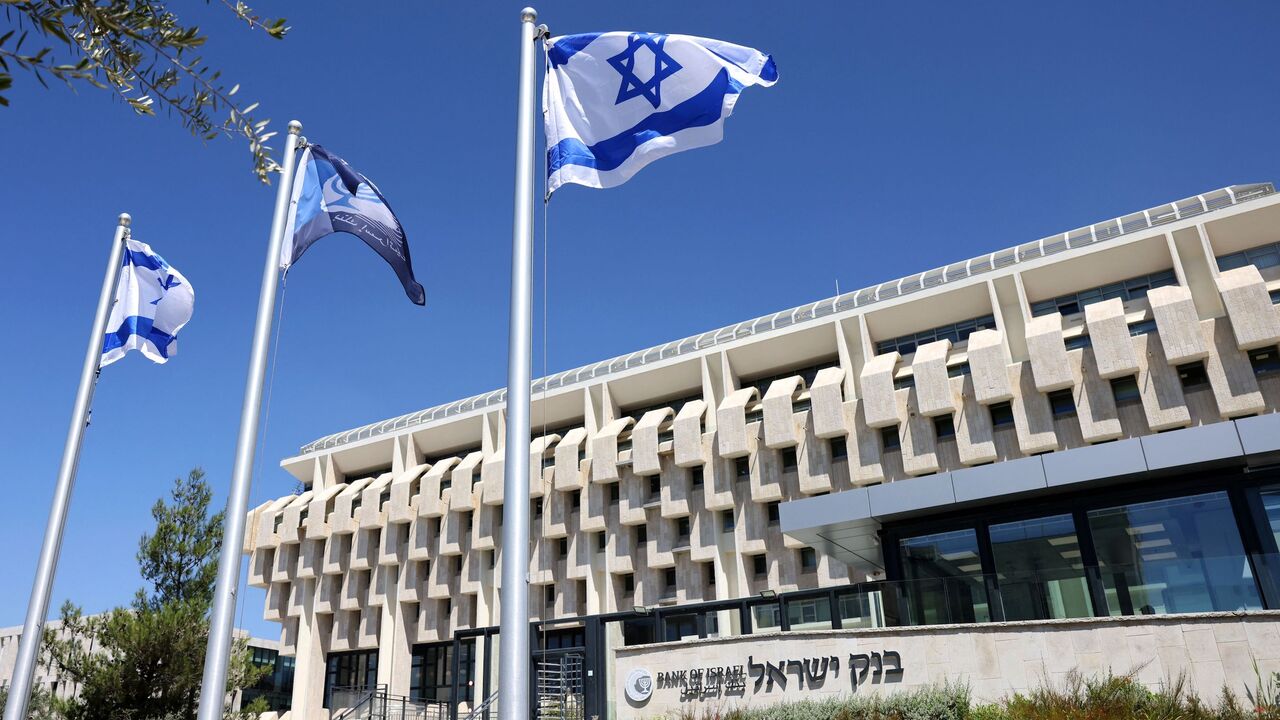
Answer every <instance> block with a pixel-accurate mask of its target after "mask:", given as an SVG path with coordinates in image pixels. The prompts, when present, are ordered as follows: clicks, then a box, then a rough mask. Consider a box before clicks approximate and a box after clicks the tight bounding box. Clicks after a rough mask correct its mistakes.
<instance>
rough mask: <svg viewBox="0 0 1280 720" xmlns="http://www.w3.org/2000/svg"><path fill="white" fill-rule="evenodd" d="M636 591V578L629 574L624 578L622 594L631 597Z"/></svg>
mask: <svg viewBox="0 0 1280 720" xmlns="http://www.w3.org/2000/svg"><path fill="white" fill-rule="evenodd" d="M635 591H636V576H635V575H632V574H631V573H627V574H626V575H623V576H622V594H624V595H631V594H634V593H635Z"/></svg>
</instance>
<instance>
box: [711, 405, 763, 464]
mask: <svg viewBox="0 0 1280 720" xmlns="http://www.w3.org/2000/svg"><path fill="white" fill-rule="evenodd" d="M758 396H759V392H758V391H757V390H756V389H755V388H742V389H741V390H735V391H733V392H731V393H729V396H728V397H726V398H725V399H724V402H722V403H720V407H719V408H717V409H716V437H717V439H718V440H719V442H718V444H717V448H716V449H717V451H718V452H719V453H720V457H722V458H736V457H742V456H743V455H746V454H747V453H748V452H750V448H748V447H747V405H748V404H750V403H751V402H752V401H754V400H755V399H756V398H757V397H758Z"/></svg>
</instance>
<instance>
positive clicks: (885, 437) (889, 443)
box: [880, 425, 902, 452]
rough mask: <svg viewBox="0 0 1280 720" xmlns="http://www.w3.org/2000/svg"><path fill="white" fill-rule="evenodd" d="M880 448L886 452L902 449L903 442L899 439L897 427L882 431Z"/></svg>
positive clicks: (893, 426)
mask: <svg viewBox="0 0 1280 720" xmlns="http://www.w3.org/2000/svg"><path fill="white" fill-rule="evenodd" d="M880 446H881V447H882V448H884V451H885V452H889V451H890V450H900V449H901V448H902V440H901V439H900V438H899V437H898V426H897V425H892V426H890V427H887V428H881V429H880Z"/></svg>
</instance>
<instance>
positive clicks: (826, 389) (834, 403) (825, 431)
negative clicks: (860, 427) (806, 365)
mask: <svg viewBox="0 0 1280 720" xmlns="http://www.w3.org/2000/svg"><path fill="white" fill-rule="evenodd" d="M843 405H844V368H841V367H829V368H823V369H822V370H819V371H818V375H817V377H815V378H814V380H813V386H812V387H810V388H809V406H810V409H809V419H810V425H812V427H813V434H814V435H817V436H818V437H820V438H833V437H840V436H843V435H848V434H849V426H848V425H847V424H846V423H845V418H844V408H843Z"/></svg>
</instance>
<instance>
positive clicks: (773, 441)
mask: <svg viewBox="0 0 1280 720" xmlns="http://www.w3.org/2000/svg"><path fill="white" fill-rule="evenodd" d="M804 389H805V386H804V378H801V377H800V376H799V375H793V376H791V377H789V378H782V379H780V380H774V381H773V382H772V383H770V384H769V390H768V391H766V392H765V394H764V400H763V401H761V404H762V405H763V406H764V444H765V447H767V448H770V449H773V450H778V449H781V448H787V447H795V445H796V444H797V443H798V442H799V438H798V437H796V427H795V420H794V417H793V416H794V415H795V406H794V405H793V404H792V400H793V399H794V398H795V396H796V394H797V393H799V392H801V391H803V390H804Z"/></svg>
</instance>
